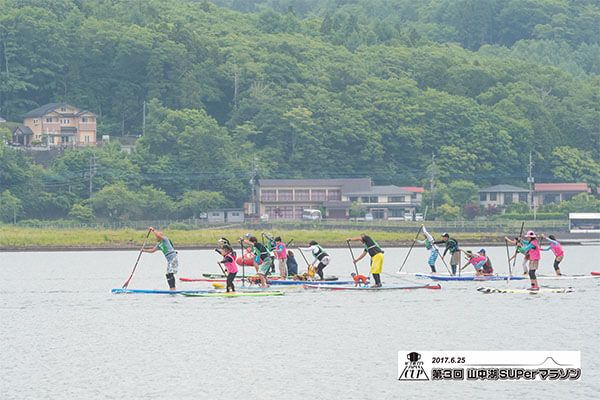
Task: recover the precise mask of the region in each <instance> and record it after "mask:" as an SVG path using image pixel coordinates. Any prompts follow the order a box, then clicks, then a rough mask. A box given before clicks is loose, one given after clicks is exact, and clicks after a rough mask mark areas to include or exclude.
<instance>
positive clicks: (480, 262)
mask: <svg viewBox="0 0 600 400" xmlns="http://www.w3.org/2000/svg"><path fill="white" fill-rule="evenodd" d="M464 253H465V257H466V259H467V263H466V264H465V266H464V267H462V269H465V268H467V266H468V265H469V264H471V265H472V266H473V267H474V268H475V275H484V272H483V266H484V265H485V263H486V262H487V257H486V256H484V255H481V254H477V253H473V252H472V251H470V250H467V251H464Z"/></svg>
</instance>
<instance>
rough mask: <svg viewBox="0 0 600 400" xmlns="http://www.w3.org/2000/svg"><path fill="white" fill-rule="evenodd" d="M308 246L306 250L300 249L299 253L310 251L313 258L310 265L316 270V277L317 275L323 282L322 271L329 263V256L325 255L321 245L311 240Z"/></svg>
mask: <svg viewBox="0 0 600 400" xmlns="http://www.w3.org/2000/svg"><path fill="white" fill-rule="evenodd" d="M308 244H309V246H310V247H309V248H307V249H302V248H300V251H310V252H311V254H312V255H313V257H314V259H313V262H312V265H313V267H315V268H316V271H315V272H316V273H317V275H319V278H320V279H321V280H323V278H324V275H323V270H324V269H325V267H326V266H328V265H329V263H330V262H331V257H330V256H329V254H327V252H326V251H325V249H323V247H321V245H320V244H319V243H317V242H316V241H314V240H311V241H310V242H309V243H308ZM309 269H310V268H309ZM309 275H310V271H309Z"/></svg>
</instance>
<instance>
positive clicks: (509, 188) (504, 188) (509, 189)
mask: <svg viewBox="0 0 600 400" xmlns="http://www.w3.org/2000/svg"><path fill="white" fill-rule="evenodd" d="M482 192H483V193H488V192H496V193H499V192H503V193H515V192H521V193H527V192H529V190H527V189H524V188H522V187H519V186H513V185H495V186H490V187H487V188H484V189H481V190H480V191H479V193H482Z"/></svg>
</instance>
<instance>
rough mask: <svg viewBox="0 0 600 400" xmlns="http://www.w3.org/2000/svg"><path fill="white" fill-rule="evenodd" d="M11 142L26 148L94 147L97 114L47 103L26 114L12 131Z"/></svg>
mask: <svg viewBox="0 0 600 400" xmlns="http://www.w3.org/2000/svg"><path fill="white" fill-rule="evenodd" d="M13 142H14V143H19V144H22V145H25V146H29V145H31V144H34V143H40V144H42V145H47V146H88V145H90V146H93V145H95V144H96V114H94V113H92V112H90V111H85V110H80V109H79V108H77V107H74V106H72V105H69V104H66V103H50V104H46V105H43V106H41V107H38V108H36V109H35V110H31V111H29V112H28V113H27V114H25V115H24V116H23V125H20V126H18V127H17V128H15V130H14V131H13Z"/></svg>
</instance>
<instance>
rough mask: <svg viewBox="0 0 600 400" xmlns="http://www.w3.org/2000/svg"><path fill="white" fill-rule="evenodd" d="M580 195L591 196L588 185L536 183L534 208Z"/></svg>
mask: <svg viewBox="0 0 600 400" xmlns="http://www.w3.org/2000/svg"><path fill="white" fill-rule="evenodd" d="M580 193H588V194H591V193H592V190H591V189H590V187H589V186H588V184H587V183H536V184H535V187H534V192H533V204H534V207H536V208H537V207H539V206H541V205H545V204H546V205H547V204H552V203H560V202H561V201H567V200H571V198H573V196H575V195H577V194H580Z"/></svg>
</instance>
